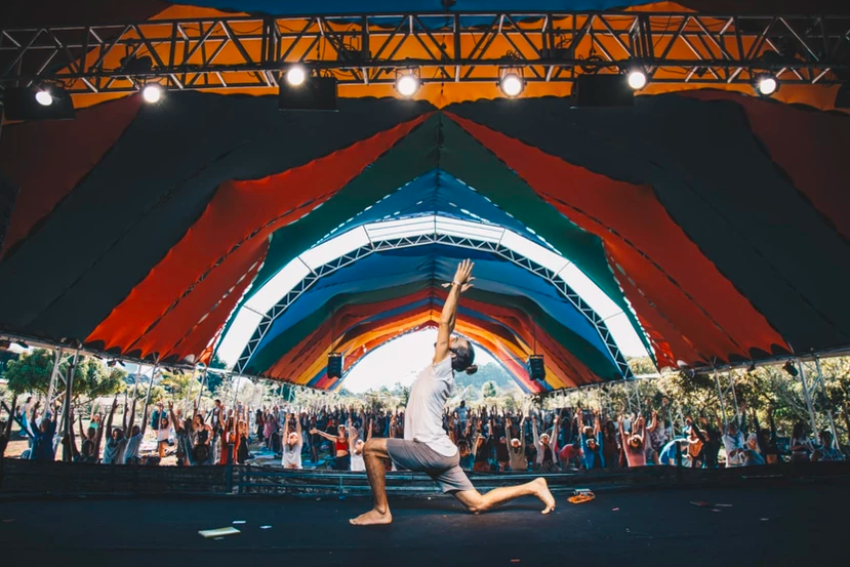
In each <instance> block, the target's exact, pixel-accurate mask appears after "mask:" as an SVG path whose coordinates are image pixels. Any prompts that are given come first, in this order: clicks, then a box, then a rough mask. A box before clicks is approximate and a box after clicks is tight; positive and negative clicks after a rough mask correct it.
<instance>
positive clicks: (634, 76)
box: [628, 69, 646, 91]
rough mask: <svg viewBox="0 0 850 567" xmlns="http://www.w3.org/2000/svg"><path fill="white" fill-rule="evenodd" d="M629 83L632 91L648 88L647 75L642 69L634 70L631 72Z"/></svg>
mask: <svg viewBox="0 0 850 567" xmlns="http://www.w3.org/2000/svg"><path fill="white" fill-rule="evenodd" d="M628 81H629V86H630V87H631V88H632V89H634V90H636V91H639V90H641V89H642V88H643V87H645V86H646V73H644V72H643V71H641V70H640V69H633V70H631V71H629V75H628Z"/></svg>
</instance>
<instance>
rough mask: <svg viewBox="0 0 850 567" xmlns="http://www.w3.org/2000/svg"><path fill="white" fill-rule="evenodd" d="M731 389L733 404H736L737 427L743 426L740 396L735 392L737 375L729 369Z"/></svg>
mask: <svg viewBox="0 0 850 567" xmlns="http://www.w3.org/2000/svg"><path fill="white" fill-rule="evenodd" d="M729 389H731V390H732V402H733V403H734V404H735V425H737V426H738V427H740V426H741V412H740V411H739V410H738V394H737V392H735V375H734V374H733V371H732V369H731V368H730V369H729Z"/></svg>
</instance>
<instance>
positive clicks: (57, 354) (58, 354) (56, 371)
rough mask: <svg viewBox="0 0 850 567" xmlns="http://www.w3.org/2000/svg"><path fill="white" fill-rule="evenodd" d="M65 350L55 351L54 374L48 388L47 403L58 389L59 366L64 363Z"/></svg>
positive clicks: (51, 374) (51, 375)
mask: <svg viewBox="0 0 850 567" xmlns="http://www.w3.org/2000/svg"><path fill="white" fill-rule="evenodd" d="M63 350H64V349H61V348H60V349H58V350H54V351H53V352H54V359H53V372H51V373H50V386H48V388H47V403H48V404H49V403H50V401H51V400H52V399H53V390H54V389H55V388H56V377H57V376H58V375H59V365H60V363H61V362H62V351H63Z"/></svg>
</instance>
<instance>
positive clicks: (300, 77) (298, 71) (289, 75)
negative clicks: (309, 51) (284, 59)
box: [286, 65, 307, 87]
mask: <svg viewBox="0 0 850 567" xmlns="http://www.w3.org/2000/svg"><path fill="white" fill-rule="evenodd" d="M306 80H307V70H306V69H305V68H304V67H302V66H301V65H295V66H293V67H290V68H289V70H288V71H287V72H286V82H287V83H289V84H290V85H292V86H293V87H297V86H300V85H303V84H304V81H306Z"/></svg>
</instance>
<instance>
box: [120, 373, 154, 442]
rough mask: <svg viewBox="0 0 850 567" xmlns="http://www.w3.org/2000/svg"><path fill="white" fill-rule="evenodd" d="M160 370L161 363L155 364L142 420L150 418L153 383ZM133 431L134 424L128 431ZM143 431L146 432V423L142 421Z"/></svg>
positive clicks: (130, 425)
mask: <svg viewBox="0 0 850 567" xmlns="http://www.w3.org/2000/svg"><path fill="white" fill-rule="evenodd" d="M157 370H159V363H158V362H157V363H156V364H154V367H153V370H152V371H151V381H150V382H149V383H148V393H147V395H146V396H145V408H144V410H143V411H142V420H144V419H146V418H147V416H148V404H149V403H150V401H151V390H152V389H153V381H154V380H156V371H157ZM132 430H133V424H132V423H131V424H129V425H128V426H127V431H128V432H129V431H132ZM142 430H143V431H144V421H142Z"/></svg>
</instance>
